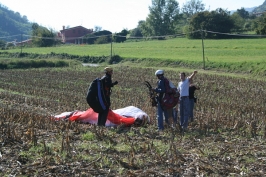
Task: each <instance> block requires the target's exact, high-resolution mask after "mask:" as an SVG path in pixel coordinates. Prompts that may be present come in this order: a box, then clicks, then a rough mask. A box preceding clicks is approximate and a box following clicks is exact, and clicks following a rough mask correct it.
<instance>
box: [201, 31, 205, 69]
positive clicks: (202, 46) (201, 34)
mask: <svg viewBox="0 0 266 177" xmlns="http://www.w3.org/2000/svg"><path fill="white" fill-rule="evenodd" d="M201 41H202V57H203V69H204V70H205V55H204V42H203V30H202V29H201Z"/></svg>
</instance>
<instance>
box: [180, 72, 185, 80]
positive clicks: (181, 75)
mask: <svg viewBox="0 0 266 177" xmlns="http://www.w3.org/2000/svg"><path fill="white" fill-rule="evenodd" d="M179 76H180V79H181V80H182V81H184V80H185V79H186V74H185V73H184V72H182V73H180V74H179Z"/></svg>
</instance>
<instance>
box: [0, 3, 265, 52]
mask: <svg viewBox="0 0 266 177" xmlns="http://www.w3.org/2000/svg"><path fill="white" fill-rule="evenodd" d="M259 9H266V1H265V2H264V3H263V4H262V5H261V6H260V7H259ZM17 15H18V14H17ZM24 20H26V21H27V18H26V17H24ZM31 30H32V35H33V36H34V38H33V40H32V41H33V43H32V44H33V45H35V46H39V47H47V46H53V45H56V44H58V43H60V40H59V39H58V38H57V35H56V32H54V31H53V30H52V29H47V28H45V27H42V26H39V25H38V24H37V23H33V24H32V26H31ZM203 31H205V32H204V33H203ZM206 31H212V32H218V33H206ZM224 33H231V34H238V33H250V34H258V35H265V34H266V13H263V14H261V15H260V16H256V15H255V14H253V13H249V12H248V11H246V10H245V9H244V8H243V7H242V8H240V9H237V10H236V11H235V12H234V13H232V14H231V12H230V11H228V10H226V9H222V8H217V9H216V10H212V11H210V10H207V9H206V7H205V4H203V2H202V0H189V1H187V2H186V3H185V4H184V5H183V7H182V8H180V6H179V3H178V1H176V0H152V4H151V6H150V7H149V14H148V16H147V17H146V19H145V20H141V21H139V22H138V25H137V27H136V28H134V29H131V30H127V29H123V30H122V31H121V32H119V33H115V34H112V33H111V32H110V31H108V30H101V27H98V26H96V27H95V29H94V33H92V34H88V35H86V36H84V37H83V39H84V40H83V42H84V43H85V44H105V43H110V42H124V41H126V40H127V39H128V38H151V37H153V38H156V39H165V38H164V36H167V35H176V34H185V35H186V37H187V38H190V39H198V38H202V37H204V38H208V39H222V38H228V37H229V36H228V35H224ZM230 38H232V36H230ZM2 43H3V42H2ZM0 44H1V41H0Z"/></svg>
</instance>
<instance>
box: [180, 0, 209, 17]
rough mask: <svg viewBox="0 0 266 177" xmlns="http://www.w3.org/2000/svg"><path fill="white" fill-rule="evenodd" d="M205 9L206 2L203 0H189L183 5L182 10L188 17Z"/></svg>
mask: <svg viewBox="0 0 266 177" xmlns="http://www.w3.org/2000/svg"><path fill="white" fill-rule="evenodd" d="M204 10H205V4H203V3H202V1H201V0H190V1H187V2H186V3H185V4H184V6H183V7H182V10H181V12H182V13H183V14H184V15H186V17H191V16H193V15H194V14H196V13H198V12H202V11H204Z"/></svg>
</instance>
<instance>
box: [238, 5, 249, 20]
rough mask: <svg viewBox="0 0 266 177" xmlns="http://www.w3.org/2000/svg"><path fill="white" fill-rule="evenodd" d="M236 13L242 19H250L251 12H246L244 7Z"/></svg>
mask: <svg viewBox="0 0 266 177" xmlns="http://www.w3.org/2000/svg"><path fill="white" fill-rule="evenodd" d="M236 13H237V14H238V15H239V16H240V17H242V18H243V19H248V18H249V12H248V11H246V10H245V9H244V8H243V7H241V9H237V10H236Z"/></svg>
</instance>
